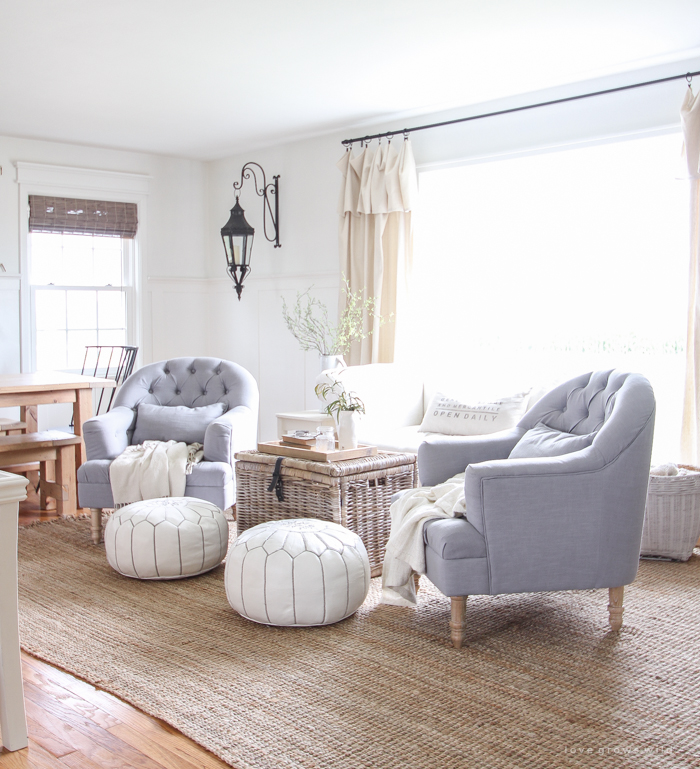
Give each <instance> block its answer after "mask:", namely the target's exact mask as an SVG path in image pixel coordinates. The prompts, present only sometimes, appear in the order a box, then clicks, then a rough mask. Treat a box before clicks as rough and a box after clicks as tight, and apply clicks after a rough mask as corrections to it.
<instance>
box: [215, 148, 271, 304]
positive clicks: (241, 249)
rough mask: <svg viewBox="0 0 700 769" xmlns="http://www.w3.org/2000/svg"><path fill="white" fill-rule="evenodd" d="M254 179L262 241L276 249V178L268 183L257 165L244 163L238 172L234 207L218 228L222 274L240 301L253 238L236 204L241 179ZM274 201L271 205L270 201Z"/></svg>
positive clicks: (237, 203)
mask: <svg viewBox="0 0 700 769" xmlns="http://www.w3.org/2000/svg"><path fill="white" fill-rule="evenodd" d="M255 168H258V169H259V171H260V174H261V176H262V186H261V187H260V186H258V177H257V174H256V172H255ZM251 176H252V177H253V179H254V180H255V191H256V192H257V194H258V195H259V196H260V197H261V198H262V199H263V232H264V233H265V238H266V239H267V240H268V241H269V242H270V243H274V244H275V248H280V247H281V244H280V229H279V178H280V177H279V175H277V176H273V177H272V181H271V182H270V183H269V184H268V183H267V180H266V179H265V171H263V169H262V166H261V165H260V164H259V163H252V162H251V163H246V164H245V165H244V166H243V168H242V169H241V180H240V182H234V183H233V189H234V190H235V193H236V204H235V205H234V207H233V208H232V209H231V216H230V217H229V220H228V221H227V222H226V224H225V225H224V226H223V227H222V228H221V239H222V240H223V241H224V250H225V251H226V271H227V272H228V274H229V275H230V276H231V280H233V282H234V288H235V289H236V293H237V294H238V299H239V301H240V298H241V292H242V291H243V281H244V280H245V278H246V275H248V273H249V272H250V257H251V254H252V251H253V235H255V230H254V229H253V228H252V227H251V226H250V225H249V224H248V222H247V221H246V219H245V216H244V213H245V212H244V211H243V209H242V208H241V205H240V203H239V202H238V196H239V195H240V190H241V187H243V181H244V179H250V178H251ZM270 198H273V200H274V211H273V204H272V202H271V200H270ZM268 218H269V219H270V220H271V221H272V224H271V225H270V226H269V229H271V230H272V234H270V235H268Z"/></svg>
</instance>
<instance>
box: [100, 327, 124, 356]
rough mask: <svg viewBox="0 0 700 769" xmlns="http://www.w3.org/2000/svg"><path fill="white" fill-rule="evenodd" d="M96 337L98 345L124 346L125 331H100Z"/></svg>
mask: <svg viewBox="0 0 700 769" xmlns="http://www.w3.org/2000/svg"><path fill="white" fill-rule="evenodd" d="M97 336H98V343H99V344H104V345H108V344H126V330H125V329H123V328H108V329H106V330H105V329H100V330H99V332H98V335H97ZM116 359H117V356H116V355H115V360H116Z"/></svg>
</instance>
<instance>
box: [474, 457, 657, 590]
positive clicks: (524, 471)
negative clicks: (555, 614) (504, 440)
mask: <svg viewBox="0 0 700 769" xmlns="http://www.w3.org/2000/svg"><path fill="white" fill-rule="evenodd" d="M639 465H640V463H639V462H638V461H629V459H627V458H625V457H624V456H621V457H619V458H618V460H616V461H613V462H610V463H607V464H606V463H605V461H604V459H603V457H602V456H601V455H600V453H599V452H598V451H597V450H596V449H595V447H593V446H591V447H589V448H587V449H584V450H582V451H577V452H574V453H572V454H566V455H564V456H559V457H547V458H537V459H507V460H503V461H499V462H482V463H480V464H473V465H471V466H470V467H468V468H467V471H466V474H465V483H464V490H465V502H466V508H467V513H466V518H467V520H468V521H469V523H471V524H472V525H473V526H474V527H475V528H476V529H477V530H478V531H480V532H481V533H482V534H483V535H484V539H485V540H486V549H487V556H488V559H489V573H490V579H491V585H490V592H491V593H492V594H497V593H517V592H538V591H549V590H571V589H588V588H595V587H611V586H619V585H625V584H629V582H631V581H632V580H633V579H634V576H635V574H636V571H637V566H638V559H639V544H640V541H641V532H642V524H643V520H644V503H645V499H646V484H647V482H648V466H647V469H646V477H645V474H644V469H643V468H641V467H640V466H639Z"/></svg>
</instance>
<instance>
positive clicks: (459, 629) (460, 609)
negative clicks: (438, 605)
mask: <svg viewBox="0 0 700 769" xmlns="http://www.w3.org/2000/svg"><path fill="white" fill-rule="evenodd" d="M450 600H451V601H452V614H451V617H450V633H451V636H452V645H453V646H454V647H455V649H461V648H462V641H463V640H464V629H465V627H466V622H465V616H466V613H467V596H466V595H456V596H452V598H451V599H450Z"/></svg>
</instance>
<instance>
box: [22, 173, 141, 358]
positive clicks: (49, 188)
mask: <svg viewBox="0 0 700 769" xmlns="http://www.w3.org/2000/svg"><path fill="white" fill-rule="evenodd" d="M15 166H16V168H17V179H16V181H17V184H18V187H19V254H20V329H21V331H20V334H21V340H20V351H21V369H22V371H23V372H26V371H31V370H32V366H33V358H34V356H33V353H32V344H33V338H34V334H33V322H32V313H31V286H30V284H29V253H28V251H29V248H28V246H29V196H30V195H56V196H60V197H66V198H87V199H90V198H96V199H99V200H115V201H120V202H124V203H135V204H136V206H137V211H138V221H139V224H138V232H137V233H136V237H135V238H134V240H133V254H132V260H131V262H132V264H133V276H132V278H133V282H132V289H131V292H132V296H133V301H131V302H129V303H128V305H129V307H128V311H127V313H128V314H127V343H128V344H131V345H135V346H137V347H139V351H140V348H141V346H142V344H141V341H142V339H143V313H142V311H141V306H142V304H143V288H144V285H145V275H146V255H147V245H146V244H147V242H148V240H147V232H148V195H149V187H150V181H151V179H152V178H153V177H152V176H149V175H147V174H133V173H124V172H121V171H102V170H99V169H92V168H73V167H70V166H55V165H45V164H42V163H29V162H25V161H17V162H16V163H15Z"/></svg>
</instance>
